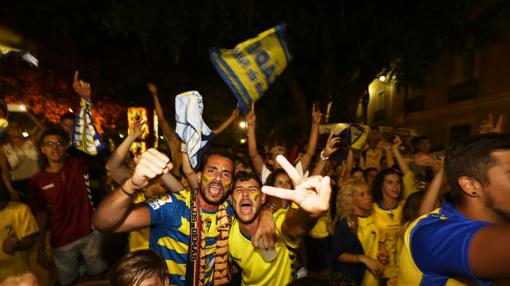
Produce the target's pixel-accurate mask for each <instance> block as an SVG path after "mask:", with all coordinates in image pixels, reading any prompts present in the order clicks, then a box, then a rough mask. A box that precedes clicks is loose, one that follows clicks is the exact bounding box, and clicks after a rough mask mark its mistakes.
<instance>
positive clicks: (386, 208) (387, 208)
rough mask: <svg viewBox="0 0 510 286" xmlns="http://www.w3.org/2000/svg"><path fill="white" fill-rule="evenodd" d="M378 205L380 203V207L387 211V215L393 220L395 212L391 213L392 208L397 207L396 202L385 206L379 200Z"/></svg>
mask: <svg viewBox="0 0 510 286" xmlns="http://www.w3.org/2000/svg"><path fill="white" fill-rule="evenodd" d="M379 205H380V207H381V209H383V210H385V211H388V216H389V217H390V219H391V220H393V219H394V218H395V214H394V213H393V210H394V209H396V208H397V207H398V202H395V205H394V207H387V206H386V205H385V204H384V203H383V201H382V200H381V201H380V204H379Z"/></svg>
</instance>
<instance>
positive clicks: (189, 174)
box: [181, 143, 198, 190]
mask: <svg viewBox="0 0 510 286" xmlns="http://www.w3.org/2000/svg"><path fill="white" fill-rule="evenodd" d="M182 145H183V148H184V147H186V145H184V143H183V144H182ZM181 151H182V150H181ZM181 156H182V171H183V172H184V176H186V179H187V180H188V183H189V185H190V187H191V189H192V190H194V189H198V175H197V173H195V170H193V167H191V163H190V162H189V157H188V152H181Z"/></svg>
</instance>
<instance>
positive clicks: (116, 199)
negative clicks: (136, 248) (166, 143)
mask: <svg viewBox="0 0 510 286" xmlns="http://www.w3.org/2000/svg"><path fill="white" fill-rule="evenodd" d="M171 167H172V165H171V163H170V160H169V159H168V157H166V156H165V155H164V154H162V153H160V152H158V151H157V150H155V149H149V150H147V151H146V152H144V153H143V154H142V158H141V159H140V162H139V163H138V165H136V168H135V171H134V173H133V175H132V176H131V178H129V179H128V180H127V181H126V182H125V183H124V184H123V185H122V186H121V187H119V188H117V189H116V190H115V191H113V192H112V193H110V194H109V195H108V196H107V197H106V198H104V199H103V201H102V202H101V204H100V205H99V207H98V208H97V210H96V212H95V213H94V217H93V224H94V227H95V228H96V229H98V230H101V231H117V232H118V231H128V230H134V229H138V228H143V227H146V226H148V225H149V224H150V213H149V210H148V209H147V208H146V207H143V206H142V207H139V206H133V203H132V199H133V198H134V196H135V193H136V191H137V190H140V189H142V188H144V187H145V186H147V185H148V184H149V180H151V179H153V178H155V177H156V176H159V175H162V174H166V173H168V172H170V169H171Z"/></svg>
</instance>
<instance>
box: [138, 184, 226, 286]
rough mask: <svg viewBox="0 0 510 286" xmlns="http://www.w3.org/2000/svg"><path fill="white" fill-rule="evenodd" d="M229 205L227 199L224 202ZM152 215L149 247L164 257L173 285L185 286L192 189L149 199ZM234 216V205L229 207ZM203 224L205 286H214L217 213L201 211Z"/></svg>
mask: <svg viewBox="0 0 510 286" xmlns="http://www.w3.org/2000/svg"><path fill="white" fill-rule="evenodd" d="M224 204H225V205H226V206H227V202H225V203H224ZM147 208H148V209H149V212H150V215H151V230H150V236H149V247H150V249H152V250H154V251H156V252H157V253H159V254H160V255H161V257H163V259H164V260H165V262H166V264H167V267H168V271H169V273H170V284H171V285H185V277H186V261H187V259H188V247H189V244H190V235H189V233H190V192H188V191H185V190H182V191H180V192H179V193H176V194H167V195H165V196H163V197H162V198H160V199H157V200H153V201H150V202H148V204H147ZM227 210H228V213H229V215H230V216H233V211H232V208H231V207H228V208H227ZM201 218H202V227H203V228H205V229H206V238H205V241H206V250H205V253H206V257H205V262H206V265H205V273H206V279H205V281H206V285H212V283H213V273H214V258H215V254H216V238H217V236H218V231H217V229H216V212H207V211H205V210H202V215H201Z"/></svg>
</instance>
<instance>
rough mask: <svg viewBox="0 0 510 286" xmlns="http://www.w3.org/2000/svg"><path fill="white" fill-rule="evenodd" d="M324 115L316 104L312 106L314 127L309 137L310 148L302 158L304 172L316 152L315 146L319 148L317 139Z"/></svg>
mask: <svg viewBox="0 0 510 286" xmlns="http://www.w3.org/2000/svg"><path fill="white" fill-rule="evenodd" d="M322 117H323V114H322V113H321V112H320V110H318V109H316V106H315V104H314V105H313V106H312V129H311V130H310V138H309V139H308V149H307V150H306V153H305V154H304V155H303V157H302V158H301V166H302V167H303V172H306V170H308V167H309V166H310V162H311V161H312V158H313V155H314V154H315V148H317V140H318V138H319V124H320V123H321V118H322Z"/></svg>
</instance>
